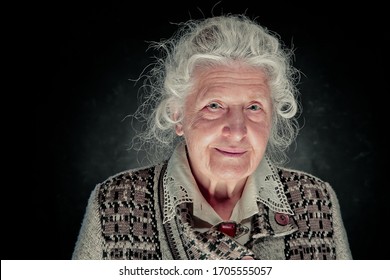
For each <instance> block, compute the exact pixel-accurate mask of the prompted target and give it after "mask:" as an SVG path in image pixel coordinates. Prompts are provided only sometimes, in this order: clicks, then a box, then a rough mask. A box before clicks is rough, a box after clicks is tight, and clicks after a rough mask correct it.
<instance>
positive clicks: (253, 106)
mask: <svg viewBox="0 0 390 280" xmlns="http://www.w3.org/2000/svg"><path fill="white" fill-rule="evenodd" d="M248 109H249V110H251V111H258V110H260V109H261V107H260V106H259V105H258V104H252V105H250V106H249V107H248Z"/></svg>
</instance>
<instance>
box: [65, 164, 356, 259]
mask: <svg viewBox="0 0 390 280" xmlns="http://www.w3.org/2000/svg"><path fill="white" fill-rule="evenodd" d="M165 169H166V163H162V164H160V165H155V166H150V167H146V168H139V169H133V170H128V171H125V172H122V173H119V174H117V175H115V176H112V177H111V178H109V179H107V180H106V181H104V182H103V183H101V184H98V185H97V186H96V187H95V189H94V190H93V192H92V193H91V196H90V198H89V201H88V205H87V209H86V212H85V216H84V219H83V222H82V225H81V229H80V233H79V236H78V239H77V242H76V246H75V249H74V252H73V255H72V259H94V260H98V259H139V260H161V259H241V258H243V257H244V256H252V257H253V258H254V259H269V260H283V259H288V260H289V259H291V260H294V259H298V260H299V259H301V260H312V259H314V260H316V259H319V260H323V259H326V260H328V259H329V260H332V259H333V260H334V259H352V255H351V252H350V248H349V244H348V239H347V235H346V231H345V228H344V225H343V222H342V218H341V213H340V208H339V203H338V200H337V197H336V195H335V193H334V191H333V189H332V188H331V186H330V185H329V184H328V183H326V182H324V181H322V180H320V179H318V178H316V177H314V176H311V175H310V174H307V173H303V172H300V171H295V170H288V169H284V168H277V169H276V170H277V174H278V175H279V177H280V181H281V182H282V184H283V186H284V192H285V195H286V197H287V199H288V203H289V205H290V207H291V209H292V211H293V212H294V214H293V215H290V216H288V217H287V219H288V223H284V224H282V225H281V224H280V223H278V222H277V216H278V213H275V212H274V211H272V210H271V209H270V208H269V207H267V206H266V205H265V204H263V203H261V202H259V203H258V206H259V212H258V213H257V214H256V215H254V217H253V219H252V229H251V237H250V240H249V241H248V243H246V244H244V245H241V244H239V243H237V242H236V241H235V240H234V239H233V238H231V237H230V236H228V235H225V234H224V233H221V232H219V231H217V230H215V229H210V230H209V231H208V232H205V233H200V232H197V231H195V230H194V229H193V228H192V227H191V225H192V222H191V220H192V217H191V211H189V209H190V208H191V203H183V204H181V205H179V206H178V207H177V211H176V216H175V217H174V219H172V220H171V221H168V222H166V223H163V218H162V216H163V210H162V209H163V202H164V191H163V183H162V177H163V174H164V172H165Z"/></svg>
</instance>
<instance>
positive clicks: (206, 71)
mask: <svg viewBox="0 0 390 280" xmlns="http://www.w3.org/2000/svg"><path fill="white" fill-rule="evenodd" d="M193 78H194V79H195V87H194V90H193V91H191V93H190V94H189V96H188V97H187V99H186V102H185V105H184V111H183V112H184V113H183V114H184V119H183V122H182V124H181V125H178V126H177V127H176V133H177V134H178V135H183V136H184V138H185V141H186V144H187V149H188V156H189V161H190V166H191V169H192V172H193V173H194V176H195V179H197V180H198V181H201V182H203V184H207V183H210V181H211V182H212V181H215V182H227V181H232V182H234V181H240V180H242V179H245V178H246V177H248V176H249V175H250V174H251V173H252V172H253V171H254V170H255V169H256V167H257V166H258V164H259V163H260V161H261V159H262V158H263V156H264V153H265V149H266V146H267V141H268V138H269V134H270V129H271V116H272V101H271V97H270V90H269V87H268V84H267V80H266V76H265V74H264V73H263V71H262V70H260V69H255V68H249V67H245V66H242V65H241V66H235V67H227V66H218V67H213V68H203V69H202V68H200V69H197V70H195V72H194V76H193Z"/></svg>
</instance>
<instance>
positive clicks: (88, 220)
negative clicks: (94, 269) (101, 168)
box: [72, 185, 104, 260]
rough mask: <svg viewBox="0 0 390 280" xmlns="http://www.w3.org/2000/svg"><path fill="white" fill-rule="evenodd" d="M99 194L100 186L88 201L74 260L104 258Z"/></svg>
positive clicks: (73, 256) (74, 252) (73, 255)
mask: <svg viewBox="0 0 390 280" xmlns="http://www.w3.org/2000/svg"><path fill="white" fill-rule="evenodd" d="M98 193H99V185H97V186H96V187H95V189H94V190H93V191H92V193H91V195H90V197H89V199H88V204H87V208H86V211H85V214H84V217H83V221H82V224H81V228H80V232H79V235H78V238H77V241H76V245H75V248H74V251H73V254H72V259H73V260H100V259H102V258H103V255H102V252H103V245H104V239H103V236H102V227H101V223H100V211H99V201H98Z"/></svg>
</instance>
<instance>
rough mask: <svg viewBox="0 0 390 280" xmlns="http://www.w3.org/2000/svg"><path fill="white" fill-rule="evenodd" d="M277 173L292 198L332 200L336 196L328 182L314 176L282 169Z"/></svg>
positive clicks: (278, 168)
mask: <svg viewBox="0 0 390 280" xmlns="http://www.w3.org/2000/svg"><path fill="white" fill-rule="evenodd" d="M277 171H278V175H279V178H280V180H281V182H282V184H283V185H284V189H285V191H286V192H287V193H289V194H290V195H291V196H292V197H301V198H311V199H327V200H330V199H331V197H332V196H333V194H334V191H333V189H332V187H331V185H330V184H329V183H328V182H327V181H324V180H322V179H321V178H319V177H317V176H315V175H313V174H310V173H308V172H304V171H301V170H296V169H291V168H281V167H277Z"/></svg>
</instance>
